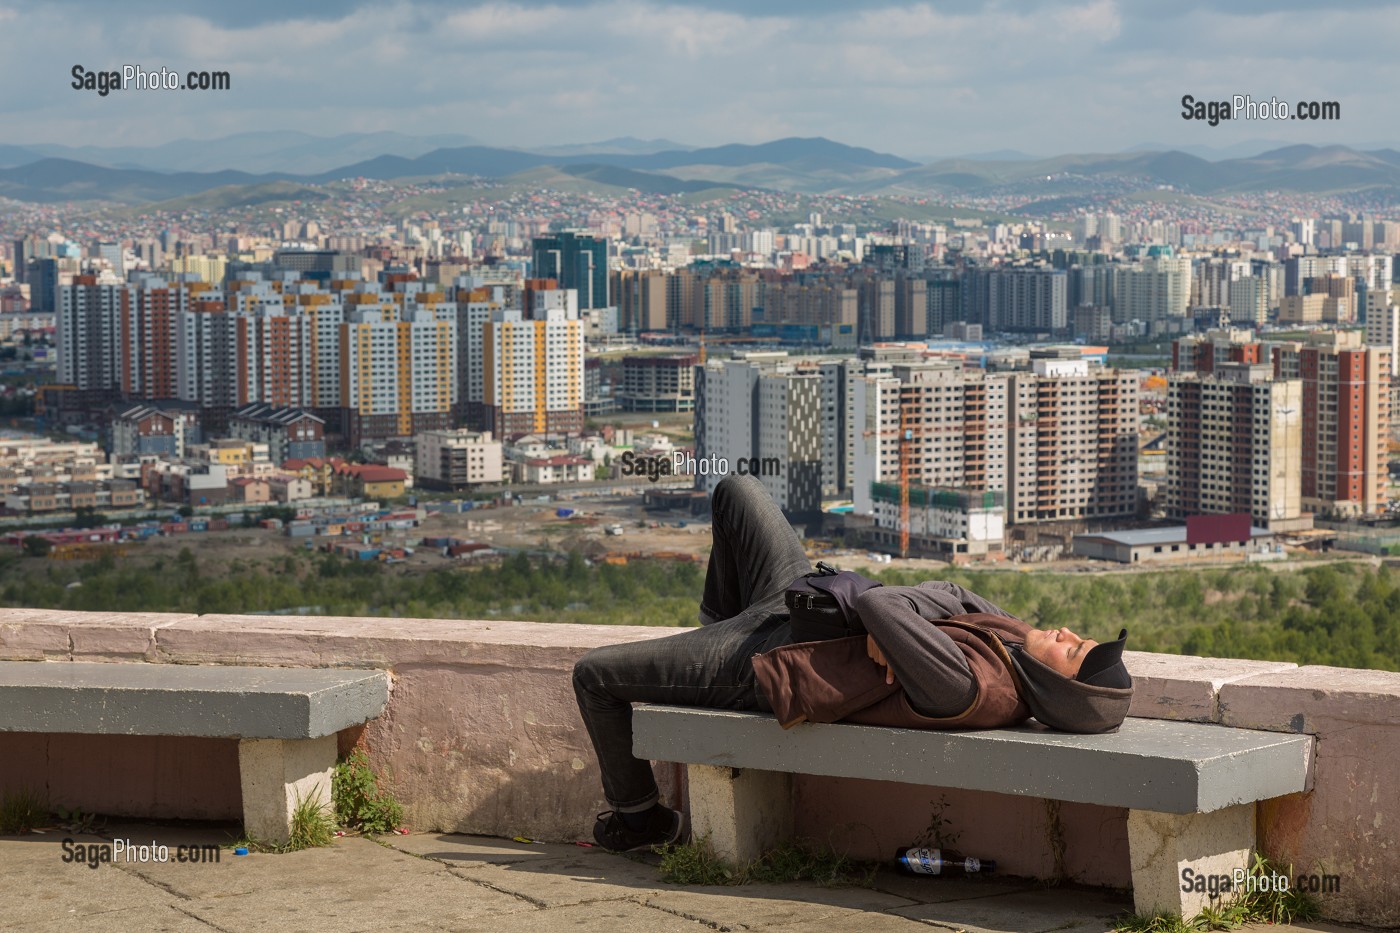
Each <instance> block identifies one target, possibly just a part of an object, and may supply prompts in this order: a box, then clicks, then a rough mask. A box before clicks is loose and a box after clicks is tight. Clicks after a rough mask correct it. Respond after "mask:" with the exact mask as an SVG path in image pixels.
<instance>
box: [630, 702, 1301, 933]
mask: <svg viewBox="0 0 1400 933" xmlns="http://www.w3.org/2000/svg"><path fill="white" fill-rule="evenodd" d="M633 753H634V754H636V755H637V756H638V757H641V758H649V759H654V760H660V761H677V762H684V763H686V764H687V765H688V777H689V785H690V812H691V821H692V828H693V830H694V833H695V835H696V836H697V837H698V836H704V835H708V836H709V838H710V841H711V843H712V845H713V846H714V848H715V850H716V852H717V853H718V854H719V855H721V856H723V857H725V858H728V859H730V860H733V861H738V862H745V861H748V860H750V859H752V858H754V857H755V856H757V855H759V854H760V853H761V852H763V851H764V850H765V849H768V848H770V847H772V846H773V845H775V844H777V843H778V842H780V841H781V840H783V839H784V838H786V837H788V836H790V835H791V833H792V826H793V819H792V784H791V781H792V775H793V774H820V775H830V776H834V777H852V778H868V779H873V780H883V781H901V782H904V783H908V784H924V785H931V786H935V787H952V788H964V789H972V790H985V791H993V792H996V793H1002V794H1018V795H1023V796H1032V797H1043V798H1048V799H1051V800H1069V801H1077V802H1081V803H1094V804H1102V805H1105V806H1113V807H1126V808H1127V809H1128V849H1129V855H1130V858H1131V861H1132V880H1133V903H1134V906H1135V909H1137V910H1138V911H1139V912H1141V913H1151V912H1153V911H1155V910H1174V911H1180V912H1181V913H1183V914H1184V915H1186V916H1190V915H1193V914H1195V913H1196V912H1197V911H1199V910H1200V909H1201V907H1202V906H1205V903H1206V900H1205V895H1199V896H1198V895H1197V894H1196V893H1194V892H1183V891H1182V890H1181V887H1182V886H1181V870H1182V869H1183V868H1184V867H1186V866H1187V865H1189V866H1191V867H1192V869H1193V870H1194V871H1196V872H1198V873H1206V874H1211V875H1214V874H1219V875H1228V874H1230V872H1231V871H1232V870H1234V869H1235V868H1240V867H1246V866H1247V864H1248V857H1249V852H1250V850H1251V849H1252V848H1253V847H1254V843H1255V835H1254V805H1255V802H1256V801H1260V800H1268V799H1270V798H1273V797H1279V796H1282V795H1284V794H1291V793H1296V792H1299V791H1305V790H1308V789H1310V788H1311V787H1312V758H1313V738H1312V736H1310V735H1292V734H1285V733H1278V732H1262V731H1256V730H1250V729H1234V728H1230V727H1227V726H1218V725H1211V724H1207V723H1194V722H1174V721H1170V720H1164V719H1132V718H1130V719H1128V720H1126V721H1125V722H1124V723H1123V726H1122V728H1121V729H1119V731H1118V732H1116V733H1111V734H1106V735H1072V734H1069V733H1064V732H1053V731H1051V730H1049V729H1046V728H1044V727H1042V726H1039V725H1030V726H1024V727H1020V728H1015V729H991V730H985V731H972V732H940V731H934V730H920V729H892V728H885V727H881V726H862V725H852V724H846V723H831V724H817V723H804V724H802V725H799V726H795V727H793V728H792V729H783V728H781V727H780V726H779V725H778V723H777V720H775V719H774V718H773V717H772V716H770V715H767V714H763V713H742V712H731V711H728V710H714V709H697V708H692V707H678V706H654V705H642V706H638V707H637V708H636V710H635V713H634V715H633Z"/></svg>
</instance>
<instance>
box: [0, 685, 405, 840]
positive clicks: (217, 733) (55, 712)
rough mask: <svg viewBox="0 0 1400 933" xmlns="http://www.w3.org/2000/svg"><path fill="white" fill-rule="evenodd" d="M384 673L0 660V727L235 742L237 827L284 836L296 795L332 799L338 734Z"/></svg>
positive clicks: (365, 715) (356, 717) (380, 697)
mask: <svg viewBox="0 0 1400 933" xmlns="http://www.w3.org/2000/svg"><path fill="white" fill-rule="evenodd" d="M388 699H389V677H388V675H387V674H386V673H385V672H383V671H363V670H326V669H319V668H318V669H302V668H283V667H223V666H202V665H201V666H196V665H184V664H146V663H130V664H126V663H113V664H96V663H87V662H69V661H0V731H3V732H49V733H59V732H64V733H78V734H85V735H95V734H100V735H169V736H204V737H208V738H231V739H238V740H239V741H238V770H239V781H240V784H241V786H242V791H243V825H244V830H245V831H246V832H247V833H248V834H249V835H250V836H252V837H253V838H255V839H258V840H261V841H266V842H271V843H277V844H281V843H285V842H286V841H287V838H288V834H289V832H290V828H291V814H292V810H293V809H294V808H295V807H296V804H297V801H298V800H314V801H318V802H321V803H325V804H327V805H329V804H330V801H331V793H330V777H331V769H332V768H333V767H334V766H335V759H336V733H337V732H339V731H340V730H341V729H344V728H347V727H349V726H354V725H359V724H360V723H363V722H367V721H369V720H371V719H374V718H375V717H376V716H378V715H379V714H380V713H382V712H383V711H384V707H385V705H386V704H387V703H388Z"/></svg>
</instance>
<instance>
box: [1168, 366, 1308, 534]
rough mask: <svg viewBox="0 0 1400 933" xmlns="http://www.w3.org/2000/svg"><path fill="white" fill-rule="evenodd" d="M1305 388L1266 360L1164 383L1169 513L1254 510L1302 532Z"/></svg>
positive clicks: (1260, 517)
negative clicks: (1277, 375)
mask: <svg viewBox="0 0 1400 933" xmlns="http://www.w3.org/2000/svg"><path fill="white" fill-rule="evenodd" d="M1303 423H1304V415H1303V384H1302V381H1301V380H1299V379H1280V378H1275V376H1274V373H1273V368H1272V367H1271V366H1269V365H1268V364H1267V363H1218V364H1216V365H1215V366H1214V368H1213V370H1210V371H1201V372H1181V373H1173V374H1172V375H1171V376H1170V377H1169V378H1168V380H1167V485H1166V489H1165V493H1164V496H1163V499H1164V502H1165V509H1166V513H1167V515H1168V516H1169V517H1171V518H1175V519H1185V518H1187V517H1189V516H1192V515H1201V514H1207V513H1220V514H1232V513H1238V512H1247V513H1249V515H1250V517H1251V520H1252V521H1253V522H1254V523H1255V524H1257V525H1260V526H1262V527H1265V528H1269V529H1271V530H1291V529H1297V528H1299V527H1302V526H1303V525H1304V524H1305V522H1304V518H1303V513H1302V502H1301V489H1302V482H1301V480H1302V472H1301V467H1302V454H1301V449H1300V446H1299V445H1300V444H1301V442H1302V432H1303Z"/></svg>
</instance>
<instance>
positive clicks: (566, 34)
mask: <svg viewBox="0 0 1400 933" xmlns="http://www.w3.org/2000/svg"><path fill="white" fill-rule="evenodd" d="M184 9H186V8H184V7H181V8H178V9H177V10H172V11H170V12H166V13H164V14H161V15H155V14H152V13H148V12H144V11H143V10H144V8H143V7H140V6H133V7H123V8H122V9H121V10H116V9H114V8H112V7H111V6H109V5H107V4H101V5H97V4H93V5H88V6H76V5H72V4H69V5H64V4H46V5H42V6H39V5H36V6H34V7H30V8H25V9H24V10H23V11H19V10H17V9H15V8H13V7H0V22H3V23H4V29H3V31H4V33H5V34H6V39H7V47H6V54H5V55H3V56H0V120H3V121H4V124H3V125H5V127H6V131H5V136H6V139H7V141H13V142H21V141H32V142H38V141H55V142H73V143H94V144H100V145H119V144H150V143H153V142H160V141H163V140H165V139H169V138H174V137H178V136H194V137H212V136H216V135H220V134H223V133H228V132H235V131H242V130H257V129H296V130H301V131H305V132H312V133H318V134H323V135H332V134H335V133H340V132H345V131H349V130H379V129H389V130H395V131H398V132H403V133H441V132H462V133H468V134H470V135H473V136H476V137H478V138H480V139H483V140H487V141H491V142H496V143H500V144H524V145H530V144H557V143H561V142H570V141H586V140H589V139H594V138H602V137H604V136H609V135H617V134H616V133H615V132H613V130H614V129H617V128H621V130H622V131H625V132H627V133H631V134H633V135H639V136H667V137H670V138H673V139H678V140H682V141H685V142H689V143H695V144H702V145H703V144H718V143H723V142H729V141H744V142H754V141H761V140H765V139H772V138H776V137H778V136H782V135H804V136H810V135H825V136H830V137H832V138H836V139H840V140H841V141H843V142H849V143H853V144H858V145H865V146H870V147H872V148H876V149H883V150H887V151H895V152H900V153H934V152H944V153H955V152H964V151H975V150H980V149H993V148H1004V147H1005V148H1018V149H1024V150H1027V151H1036V152H1052V151H1071V150H1076V149H1078V150H1086V149H1092V150H1114V149H1120V148H1123V147H1126V146H1130V145H1133V144H1136V143H1139V142H1143V141H1146V140H1164V141H1173V140H1174V139H1179V140H1181V141H1182V142H1197V143H1201V144H1205V145H1226V144H1228V143H1230V142H1232V141H1234V140H1237V139H1242V138H1250V137H1254V136H1259V135H1267V134H1269V133H1270V132H1274V133H1277V132H1278V131H1279V129H1280V128H1278V127H1274V126H1263V127H1262V129H1261V125H1258V124H1256V125H1244V126H1221V127H1216V128H1209V129H1207V128H1202V127H1198V126H1195V125H1192V124H1186V123H1184V122H1183V121H1182V120H1181V119H1180V117H1179V105H1178V104H1177V101H1179V99H1180V97H1181V95H1182V94H1185V93H1195V94H1198V95H1202V94H1208V95H1214V94H1217V93H1219V94H1230V93H1252V94H1254V95H1255V96H1258V95H1259V94H1278V95H1279V96H1281V97H1283V96H1287V97H1288V98H1289V99H1295V100H1296V99H1301V98H1304V97H1306V98H1311V99H1339V100H1341V101H1342V102H1343V113H1344V115H1352V114H1354V115H1355V117H1354V118H1352V117H1348V119H1346V120H1345V121H1344V122H1343V123H1341V124H1331V125H1319V126H1307V127H1304V126H1301V125H1290V126H1288V127H1287V128H1286V129H1287V131H1288V135H1289V136H1291V137H1293V138H1296V139H1299V140H1300V141H1326V140H1328V139H1331V140H1335V139H1339V138H1340V139H1347V138H1350V139H1357V140H1365V141H1370V140H1372V139H1374V138H1375V137H1377V136H1380V135H1383V133H1384V128H1385V127H1387V126H1390V125H1394V124H1395V123H1396V122H1397V117H1400V104H1397V103H1396V102H1395V101H1394V100H1392V98H1391V95H1389V94H1388V93H1387V91H1388V88H1390V87H1393V86H1394V85H1395V83H1396V80H1397V78H1400V65H1397V63H1395V61H1394V60H1393V56H1392V54H1391V52H1390V50H1391V49H1392V48H1394V47H1395V45H1396V44H1397V40H1400V10H1397V9H1389V8H1379V9H1372V10H1363V11H1358V10H1347V9H1329V10H1328V12H1327V14H1326V15H1325V16H1323V15H1313V14H1308V13H1298V12H1287V11H1279V12H1274V13H1264V14H1253V15H1243V14H1240V13H1237V12H1232V11H1231V10H1228V9H1226V10H1221V9H1206V8H1199V9H1189V8H1188V9H1185V10H1183V11H1180V12H1176V11H1174V10H1171V11H1164V10H1162V9H1161V8H1154V9H1153V10H1151V11H1150V15H1149V12H1148V11H1145V10H1144V8H1142V7H1139V6H1137V5H1133V4H1119V3H1117V2H1115V0H1066V2H1042V3H1037V4H1034V5H1025V4H1020V3H1015V4H1013V3H1009V2H1002V0H993V2H989V3H985V4H981V5H961V6H959V7H957V8H956V10H957V11H956V12H948V7H946V6H943V5H940V6H939V7H937V8H936V7H934V6H933V5H932V4H929V3H917V4H912V5H900V6H887V7H875V8H864V9H861V10H860V11H859V12H855V11H850V10H829V9H827V8H824V7H813V8H810V9H808V10H805V11H803V12H802V13H800V14H797V13H794V14H785V15H767V14H759V13H747V12H744V13H740V12H729V11H721V10H714V9H706V8H703V7H701V6H696V5H687V4H682V3H676V2H670V0H590V2H583V3H573V2H564V0H557V2H550V3H546V4H544V5H532V4H529V3H522V2H511V0H498V2H489V3H484V4H478V5H474V6H466V7H450V8H444V7H439V6H431V5H426V4H424V3H423V2H410V0H398V2H396V3H390V4H386V5H381V6H364V7H360V8H358V9H352V10H351V11H350V12H347V13H345V14H343V15H340V16H338V17H332V18H329V19H314V18H297V19H291V20H284V21H280V22H261V23H257V24H251V25H245V26H238V27H229V26H225V25H220V24H219V23H216V22H211V21H210V20H208V19H205V18H203V17H200V16H196V15H192V14H189V13H187V12H183V10H184ZM289 9H290V10H292V11H293V12H292V15H293V16H295V15H297V14H296V13H295V10H296V9H297V8H296V7H295V6H294V5H293V6H289ZM127 61H130V62H132V63H138V64H141V65H143V66H147V67H149V66H161V65H165V66H168V67H172V68H176V69H180V70H184V69H190V68H209V69H214V68H217V69H223V70H228V71H230V72H231V73H232V76H233V90H232V91H230V92H227V93H224V94H213V93H211V94H158V95H149V96H143V97H140V98H133V97H132V95H130V94H127V95H125V96H123V95H120V94H117V95H111V96H109V97H107V98H102V99H99V98H97V97H96V95H93V94H88V93H81V92H78V91H74V90H72V89H71V88H69V87H68V82H69V80H70V77H69V74H68V69H69V68H70V67H71V66H72V65H73V64H74V63H82V64H83V65H85V66H86V67H88V68H107V67H119V66H120V64H122V63H124V62H127ZM1363 113H1364V114H1366V116H1365V117H1364V118H1363V117H1362V116H1361V114H1363ZM1373 128H1374V129H1373Z"/></svg>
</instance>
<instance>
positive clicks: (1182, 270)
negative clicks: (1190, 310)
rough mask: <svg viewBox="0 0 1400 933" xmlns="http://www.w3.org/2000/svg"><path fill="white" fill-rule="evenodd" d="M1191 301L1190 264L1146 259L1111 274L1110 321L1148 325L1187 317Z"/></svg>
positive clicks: (1179, 259)
mask: <svg viewBox="0 0 1400 933" xmlns="http://www.w3.org/2000/svg"><path fill="white" fill-rule="evenodd" d="M1190 297H1191V260H1190V259H1188V258H1186V257H1184V256H1180V257H1172V256H1168V255H1158V256H1149V257H1148V258H1146V259H1144V260H1142V261H1141V262H1139V263H1134V264H1132V265H1128V266H1123V267H1120V268H1117V269H1115V270H1114V273H1113V320H1114V322H1115V323H1124V322H1126V321H1142V322H1144V323H1146V324H1148V325H1152V324H1154V323H1157V322H1160V321H1168V320H1173V319H1176V320H1179V319H1181V318H1184V317H1185V316H1186V308H1187V305H1188V302H1189V300H1190Z"/></svg>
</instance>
